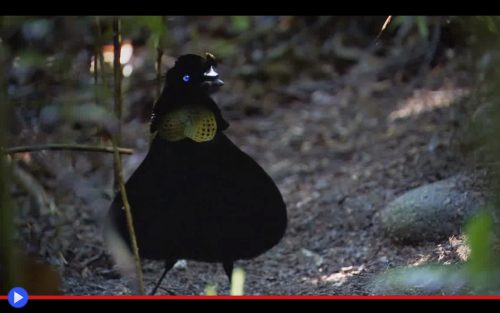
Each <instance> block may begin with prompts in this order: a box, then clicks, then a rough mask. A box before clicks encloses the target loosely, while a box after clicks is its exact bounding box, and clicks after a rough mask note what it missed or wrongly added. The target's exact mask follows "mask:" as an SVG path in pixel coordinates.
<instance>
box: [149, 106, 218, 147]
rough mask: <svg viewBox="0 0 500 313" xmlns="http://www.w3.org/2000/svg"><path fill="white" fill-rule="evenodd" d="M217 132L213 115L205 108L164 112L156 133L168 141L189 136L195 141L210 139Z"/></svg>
mask: <svg viewBox="0 0 500 313" xmlns="http://www.w3.org/2000/svg"><path fill="white" fill-rule="evenodd" d="M216 132H217V122H216V120H215V115H214V114H213V113H212V112H211V111H210V110H208V109H205V108H199V107H198V108H189V109H179V110H175V111H172V112H170V113H168V114H166V115H165V116H164V117H163V119H162V121H161V123H160V127H159V129H158V135H160V136H161V137H162V138H163V139H165V140H168V141H178V140H181V139H184V138H190V139H192V140H194V141H196V142H206V141H210V140H212V139H213V138H214V137H215V133H216Z"/></svg>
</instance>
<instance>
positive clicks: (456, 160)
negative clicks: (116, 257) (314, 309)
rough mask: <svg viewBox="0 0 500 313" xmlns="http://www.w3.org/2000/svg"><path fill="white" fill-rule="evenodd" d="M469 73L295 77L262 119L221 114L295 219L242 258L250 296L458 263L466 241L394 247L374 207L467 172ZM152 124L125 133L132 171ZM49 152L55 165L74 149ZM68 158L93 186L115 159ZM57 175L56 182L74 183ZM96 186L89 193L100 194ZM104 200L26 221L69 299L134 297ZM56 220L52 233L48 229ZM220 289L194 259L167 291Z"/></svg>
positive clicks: (352, 290) (331, 287) (351, 291)
mask: <svg viewBox="0 0 500 313" xmlns="http://www.w3.org/2000/svg"><path fill="white" fill-rule="evenodd" d="M451 74H453V75H451ZM356 75H358V76H356ZM466 76H467V75H466V73H462V72H460V71H458V70H457V69H456V68H454V67H453V66H451V65H449V66H445V67H436V68H434V70H432V71H430V72H427V73H425V74H424V77H421V78H420V79H418V80H414V81H411V82H399V83H398V82H397V81H396V83H395V80H391V81H382V82H377V83H374V82H372V81H371V80H370V79H369V78H367V79H364V80H363V79H360V77H359V74H356V71H355V70H353V71H350V72H348V73H346V74H345V75H344V76H343V77H341V80H342V81H343V83H342V84H341V85H340V86H339V84H334V83H333V82H331V81H307V80H297V81H295V82H292V83H291V84H289V85H288V86H287V87H286V88H282V89H280V90H276V92H275V97H274V98H273V99H275V101H277V102H278V105H276V106H275V108H274V109H273V110H271V111H269V112H266V113H265V114H263V115H257V116H243V115H241V114H237V113H234V112H231V111H224V112H225V114H226V119H227V120H229V121H230V123H231V127H230V128H229V130H228V131H227V133H228V135H229V136H230V138H231V139H232V140H233V141H234V142H235V143H237V144H238V145H239V146H240V147H241V148H242V149H243V150H244V151H246V152H247V153H248V154H250V155H251V156H253V157H254V158H255V159H256V160H258V162H259V163H260V164H261V165H262V166H263V167H264V168H265V169H266V170H267V171H268V172H269V173H270V175H271V176H272V177H273V178H274V179H275V181H276V183H277V185H278V186H279V188H280V190H281V192H282V194H283V196H284V199H285V200H286V203H287V207H288V214H289V226H288V230H287V232H286V235H285V237H284V238H283V240H282V241H281V242H280V243H279V244H278V245H277V246H276V247H274V248H273V249H272V250H270V251H268V252H267V253H265V254H264V255H262V256H260V257H258V258H256V259H254V260H250V261H239V262H237V263H236V265H237V266H239V267H241V268H243V269H244V271H245V273H246V281H245V293H246V294H249V295H367V294H371V293H372V290H371V287H370V281H371V279H373V277H374V275H376V274H379V273H381V272H383V271H384V270H386V269H389V268H393V267H397V266H402V265H417V264H424V263H428V262H435V261H437V262H440V263H447V264H449V263H455V262H458V261H460V258H459V255H458V253H457V250H458V249H459V247H460V246H461V244H460V242H461V241H460V240H459V238H458V236H459V235H460V234H454V235H456V236H457V237H454V236H451V237H450V239H448V240H444V241H442V242H438V243H424V244H419V245H398V244H395V243H393V242H391V241H390V240H389V239H387V238H386V237H385V236H384V234H383V231H382V229H381V226H380V222H379V212H380V210H381V209H383V208H384V206H385V205H386V204H387V203H389V202H390V201H391V200H393V199H394V198H395V197H396V196H398V195H400V194H402V193H404V192H405V191H407V190H409V189H411V188H414V187H417V186H421V185H423V184H426V183H430V182H433V181H436V180H440V179H444V178H447V177H450V176H453V175H456V174H458V173H465V172H467V173H469V172H468V171H467V169H466V166H465V163H464V161H463V160H462V157H461V155H460V153H459V149H458V147H459V143H460V140H459V134H460V131H462V129H463V124H462V123H461V115H462V114H463V107H462V105H461V104H460V103H461V102H460V101H459V100H460V97H462V96H464V95H465V94H466V92H467V89H466V88H464V86H463V82H464V81H466V79H465V77H466ZM354 77H356V79H354ZM228 86H229V87H228ZM230 86H231V84H230V82H228V83H227V85H226V86H225V87H224V88H225V90H223V91H221V92H220V93H219V94H217V95H216V96H215V99H216V100H217V102H218V103H219V104H220V105H221V107H222V108H223V110H224V108H225V101H224V99H229V98H231V97H230V95H231V89H230ZM231 99H234V97H233V98H231ZM452 102H453V103H452ZM147 127H148V125H147V123H138V122H137V121H132V122H130V123H129V124H128V125H125V126H124V133H125V134H124V136H125V138H126V140H125V141H126V142H127V143H129V144H130V145H133V146H134V147H135V148H136V151H137V153H136V154H135V155H134V156H131V157H126V158H125V159H126V160H125V166H126V172H127V174H130V173H131V171H133V170H134V169H135V167H137V165H138V164H139V162H140V161H141V159H142V158H143V157H144V155H145V152H146V149H147V139H145V138H147ZM127 129H128V130H127ZM49 153H51V154H50V155H51V159H52V160H53V161H54V160H57V157H58V156H59V155H63V156H68V154H69V153H67V152H49ZM82 155H83V156H86V154H82ZM80 157H81V156H80ZM72 158H73V159H72V161H71V164H72V165H73V167H74V168H77V169H78V168H83V169H82V172H85V173H86V174H82V176H81V177H80V176H79V177H77V178H75V176H73V180H79V182H80V183H82V182H84V183H86V186H89V185H90V186H92V184H93V182H94V179H95V177H96V176H101V177H106V178H107V179H108V181H109V178H110V177H111V172H110V169H111V160H110V157H109V156H93V158H94V159H93V160H92V161H91V162H90V163H91V164H94V165H95V166H91V165H89V164H88V163H89V162H88V161H87V162H83V161H81V160H80V159H78V156H73V157H72ZM89 158H90V157H89ZM82 164H83V165H82ZM96 164H97V165H96ZM94 168H100V170H99V171H97V170H95V169H94ZM103 168H105V169H107V170H106V171H103V170H102V169H103ZM68 176H71V173H70V174H68ZM54 180H57V181H58V184H60V185H61V184H65V182H67V181H68V180H64V179H61V177H59V178H57V179H54ZM54 184H56V183H54ZM84 185H85V184H84ZM67 188H69V189H71V188H72V187H71V186H67ZM89 188H90V187H89ZM89 188H87V189H88V190H90V191H88V192H89V193H90V194H92V192H96V191H95V189H98V190H99V189H103V188H101V187H100V186H95V185H94V186H93V188H94V189H92V188H90V189H89ZM87 189H85V188H83V189H82V188H79V189H78V190H79V192H80V193H85V192H86V190H87ZM106 190H107V189H106ZM102 193H103V194H105V195H106V196H107V198H106V197H102V198H100V200H96V201H93V202H92V201H90V202H89V201H80V202H75V201H73V200H71V199H62V200H60V201H58V203H57V204H58V207H59V210H62V211H64V214H63V215H64V218H62V219H59V220H57V219H56V220H57V221H58V222H55V221H54V219H55V218H54V217H53V216H51V215H50V214H47V213H42V214H41V216H38V222H37V223H33V224H31V226H32V227H33V225H34V224H37V225H38V226H37V227H38V228H37V229H30V230H29V231H28V230H24V232H23V238H24V239H25V240H26V241H27V242H29V244H28V246H29V248H30V250H31V251H35V252H36V253H37V254H38V255H41V256H42V257H43V258H45V259H46V260H48V261H49V262H50V263H51V264H53V265H54V266H55V267H56V268H57V269H58V270H59V271H60V273H61V274H62V281H63V283H62V289H63V293H64V294H90V295H96V294H127V293H128V292H129V290H128V288H127V287H126V285H125V284H124V281H123V279H121V278H120V275H119V274H118V272H117V271H116V270H115V269H113V265H112V262H111V259H110V257H109V255H108V254H107V253H106V252H105V251H104V248H103V244H102V240H101V237H100V226H99V225H100V222H99V221H100V218H102V216H103V215H104V214H105V211H106V209H107V205H109V199H110V196H111V193H110V191H102ZM69 198H71V197H69ZM18 200H19V199H18ZM40 221H41V222H40ZM26 223H27V224H28V222H26ZM44 223H45V224H44ZM54 224H57V225H58V226H57V231H54V230H53V229H51V225H54ZM55 233H57V234H58V236H59V237H58V239H57V240H54V238H55V237H56V236H55ZM35 236H36V237H37V238H36V240H35ZM143 268H144V275H145V283H146V287H147V289H148V290H150V289H151V288H152V286H153V285H154V283H155V281H156V279H157V278H158V277H159V275H160V273H161V271H162V263H161V262H153V261H145V262H144V264H143ZM214 283H215V284H217V286H218V287H217V288H218V292H219V294H227V293H228V282H227V279H226V276H225V275H224V272H223V270H222V267H221V265H220V264H208V263H199V262H192V261H188V262H187V266H186V267H178V268H174V269H173V270H171V271H170V272H169V274H168V275H167V277H166V279H165V281H164V283H163V285H162V286H163V287H165V288H168V289H169V290H171V291H173V292H175V293H176V294H179V295H198V294H202V293H203V292H204V290H205V287H206V286H207V285H208V284H214ZM164 292H165V291H160V292H159V293H160V294H161V293H164Z"/></svg>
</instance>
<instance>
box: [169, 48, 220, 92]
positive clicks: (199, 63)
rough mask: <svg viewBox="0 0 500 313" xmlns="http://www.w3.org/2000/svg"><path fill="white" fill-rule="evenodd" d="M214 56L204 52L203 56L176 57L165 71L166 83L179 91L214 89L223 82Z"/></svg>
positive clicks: (209, 90)
mask: <svg viewBox="0 0 500 313" xmlns="http://www.w3.org/2000/svg"><path fill="white" fill-rule="evenodd" d="M216 67H217V62H216V60H215V57H214V56H213V55H212V54H210V53H206V56H205V58H203V57H201V56H199V55H196V54H185V55H183V56H181V57H179V58H178V59H177V61H176V62H175V65H174V67H172V68H171V69H170V70H168V72H167V85H168V86H170V87H172V88H174V89H177V90H179V91H188V92H189V91H194V90H203V91H206V92H208V93H212V92H214V91H216V90H217V89H218V88H219V87H220V86H222V85H223V84H224V82H223V81H222V80H220V79H219V74H218V73H217V71H216Z"/></svg>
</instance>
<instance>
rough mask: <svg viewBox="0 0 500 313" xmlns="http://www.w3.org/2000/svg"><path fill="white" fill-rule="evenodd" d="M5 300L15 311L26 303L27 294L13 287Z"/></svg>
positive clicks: (19, 288)
mask: <svg viewBox="0 0 500 313" xmlns="http://www.w3.org/2000/svg"><path fill="white" fill-rule="evenodd" d="M7 299H8V300H9V304H10V305H12V306H13V307H15V308H16V309H19V308H22V307H23V306H25V305H26V303H28V292H27V291H26V290H24V289H23V288H21V287H14V288H12V289H11V290H10V291H9V295H8V297H7Z"/></svg>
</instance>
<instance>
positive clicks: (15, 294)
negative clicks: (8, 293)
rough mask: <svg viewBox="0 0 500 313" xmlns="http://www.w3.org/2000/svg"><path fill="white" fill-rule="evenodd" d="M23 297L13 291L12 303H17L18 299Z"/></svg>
mask: <svg viewBox="0 0 500 313" xmlns="http://www.w3.org/2000/svg"><path fill="white" fill-rule="evenodd" d="M23 298H24V297H23V296H21V295H20V294H18V293H17V292H15V291H14V303H17V302H18V301H20V300H22V299H23Z"/></svg>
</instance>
